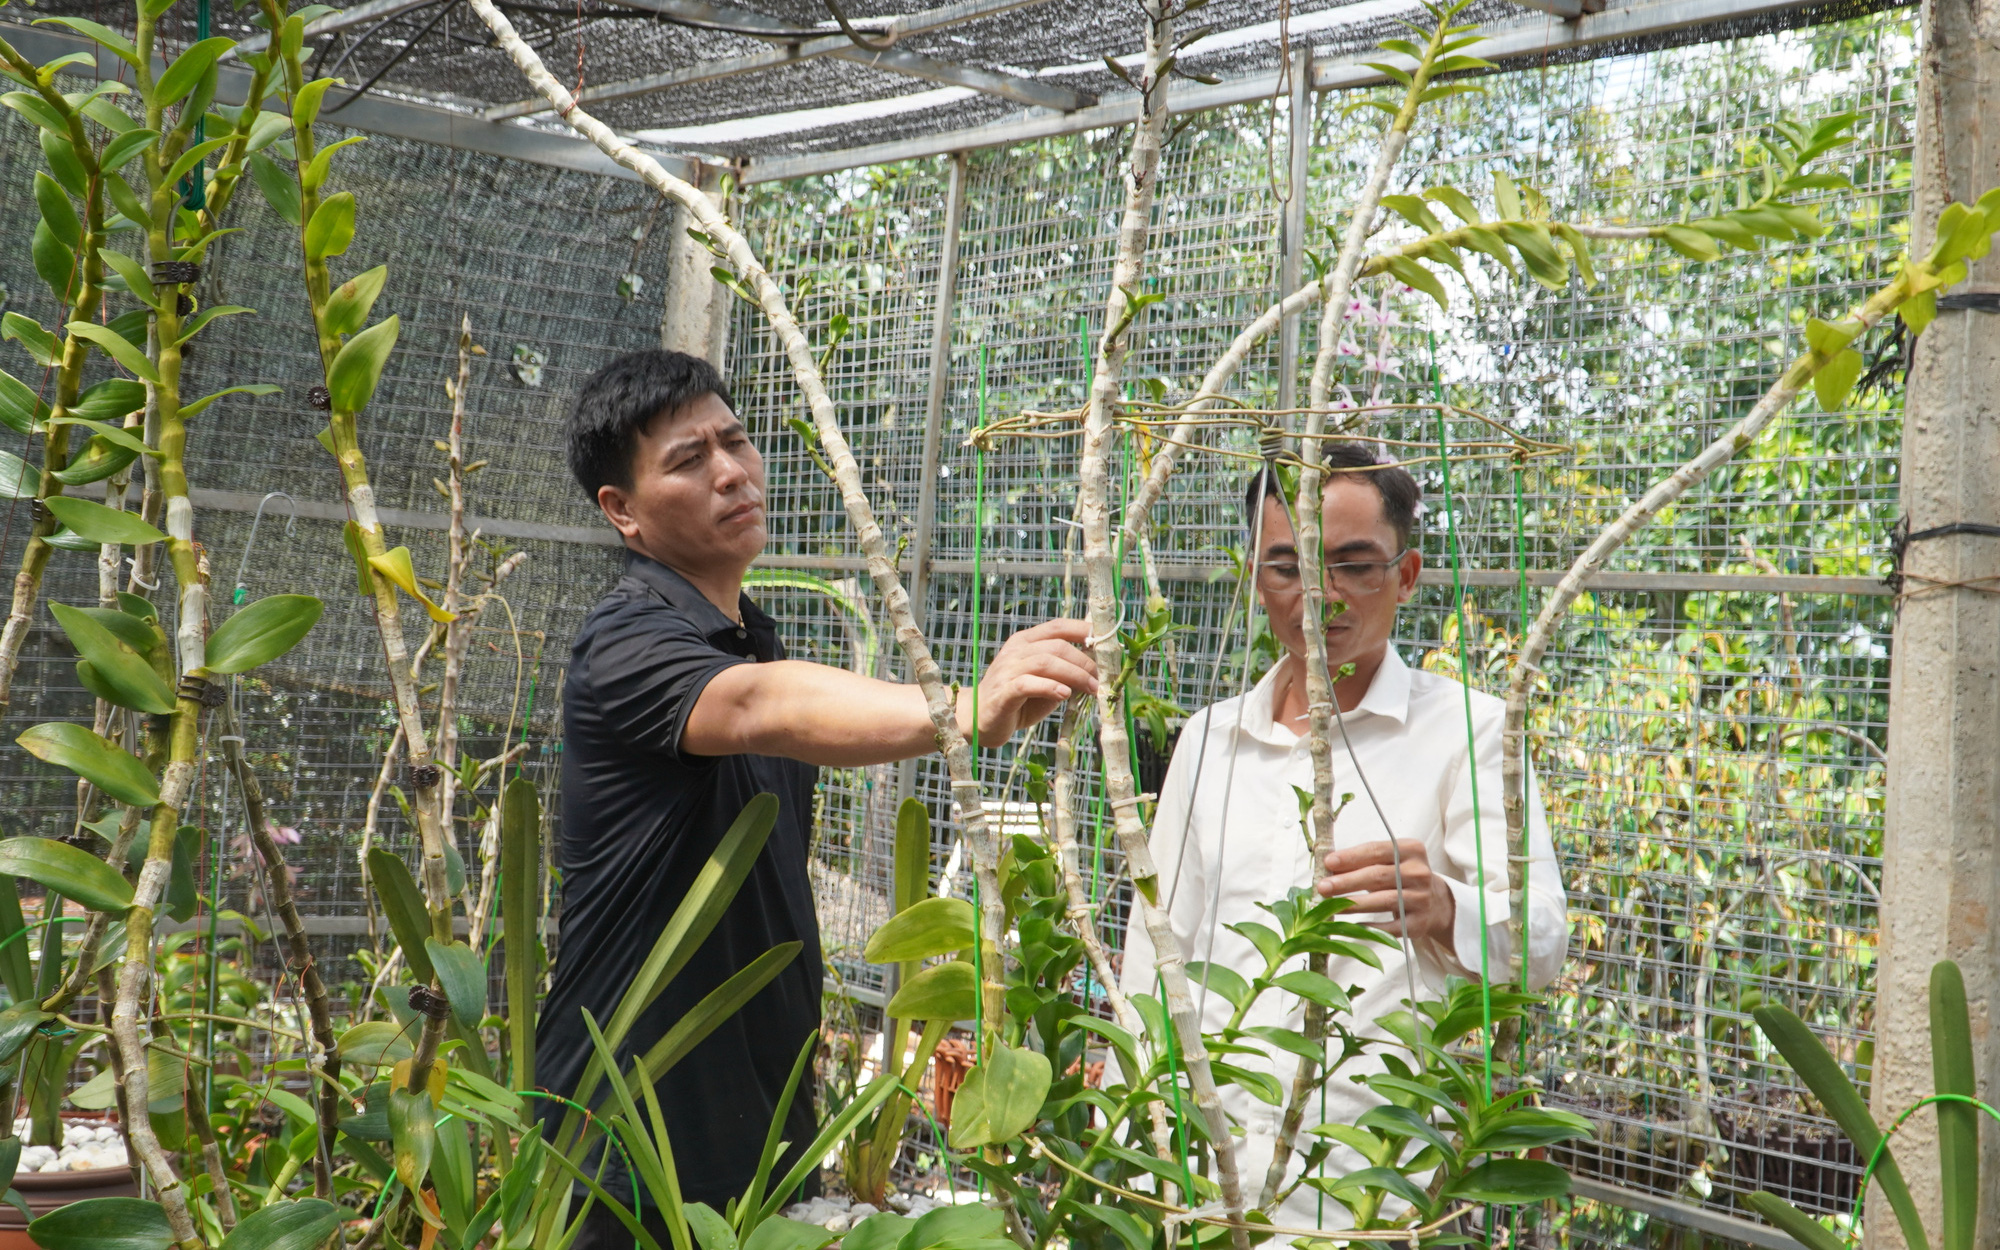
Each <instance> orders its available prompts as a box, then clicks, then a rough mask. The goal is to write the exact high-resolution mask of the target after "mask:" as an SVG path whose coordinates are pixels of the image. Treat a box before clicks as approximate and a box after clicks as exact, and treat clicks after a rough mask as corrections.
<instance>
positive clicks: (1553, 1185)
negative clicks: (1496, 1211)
mask: <svg viewBox="0 0 2000 1250" xmlns="http://www.w3.org/2000/svg"><path fill="white" fill-rule="evenodd" d="M1567 1193H1569V1173H1568V1172H1565V1171H1563V1170H1562V1169H1561V1168H1559V1167H1557V1166H1556V1165H1555V1164H1553V1163H1548V1162H1544V1161H1543V1160H1540V1159H1488V1160H1487V1161H1486V1162H1484V1163H1482V1164H1480V1165H1479V1166H1478V1167H1476V1168H1472V1169H1470V1170H1468V1171H1467V1172H1466V1173H1465V1175H1463V1176H1460V1177H1459V1178H1458V1179H1456V1180H1454V1181H1452V1182H1451V1183H1450V1184H1448V1185H1446V1186H1445V1187H1444V1194H1443V1196H1444V1197H1446V1198H1457V1199H1461V1200H1463V1201H1467V1202H1492V1203H1498V1204H1501V1205H1504V1206H1516V1205H1520V1204H1523V1203H1529V1202H1543V1201H1546V1200H1547V1199H1550V1198H1560V1197H1562V1196H1564V1195H1565V1194H1567Z"/></svg>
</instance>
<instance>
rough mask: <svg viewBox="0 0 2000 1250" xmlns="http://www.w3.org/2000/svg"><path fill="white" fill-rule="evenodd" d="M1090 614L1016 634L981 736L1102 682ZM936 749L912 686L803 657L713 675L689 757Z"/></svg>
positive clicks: (842, 762) (964, 717) (802, 756)
mask: <svg viewBox="0 0 2000 1250" xmlns="http://www.w3.org/2000/svg"><path fill="white" fill-rule="evenodd" d="M1089 631H1090V623H1089V622H1088V621H1074V620H1056V621H1047V622H1044V623H1043V624H1040V625H1037V626H1035V627H1034V628H1032V629H1024V630H1022V631H1020V632H1019V633H1017V634H1015V635H1014V636H1012V637H1011V638H1009V639H1008V640H1007V642H1006V644H1005V645H1003V646H1002V647H1001V648H1000V651H999V653H998V654H997V655H995V656H994V657H993V663H992V664H990V665H989V666H988V667H987V669H986V673H985V676H984V677H983V678H982V679H981V681H980V683H979V736H980V740H981V741H982V742H984V743H985V744H986V745H987V746H998V745H1000V744H1001V743H1003V742H1005V741H1006V740H1007V739H1009V738H1011V737H1013V736H1014V734H1015V732H1016V731H1018V730H1021V729H1025V728H1027V727H1028V726H1030V725H1033V724H1035V723H1036V722H1037V721H1039V720H1041V719H1042V718H1043V717H1045V716H1047V715H1048V714H1049V713H1051V712H1053V711H1055V710H1056V709H1057V708H1058V707H1060V706H1062V703H1063V701H1064V700H1065V699H1067V698H1069V697H1070V696H1071V695H1072V694H1078V693H1090V692H1092V691H1095V690H1096V689H1097V667H1096V665H1095V664H1094V663H1093V662H1092V661H1091V659H1090V657H1089V656H1088V655H1086V654H1085V653H1084V652H1083V650H1082V644H1083V641H1084V639H1085V637H1086V636H1087V635H1088V634H1089ZM958 724H959V729H960V730H961V731H962V732H964V733H965V734H966V735H967V736H968V737H970V736H971V732H972V691H971V690H969V689H968V690H965V691H963V692H961V693H960V695H959V698H958ZM936 749H937V737H936V734H935V731H934V729H933V727H932V725H931V719H930V715H929V713H928V711H927V710H926V709H925V706H924V695H923V691H922V690H920V689H919V688H918V687H916V686H915V685H902V684H898V683H896V682H889V681H877V680H876V679H874V678H872V677H863V676H861V675H859V674H857V673H850V672H848V671H847V670H846V669H840V668H832V667H830V666H828V665H825V664H812V663H808V662H806V661H803V660H779V661H776V662H774V663H770V664H737V665H734V666H732V667H730V668H726V669H724V670H722V671H721V672H720V673H717V674H716V675H715V677H714V678H713V679H711V680H710V681H709V683H708V685H707V686H706V687H704V688H703V690H702V692H701V697H700V698H698V699H696V700H695V705H694V710H693V711H692V712H690V713H688V719H687V726H686V727H685V728H684V729H683V730H682V731H681V750H683V751H685V752H686V753H688V754H690V755H781V756H785V757H787V758H789V759H795V760H803V761H804V762H806V763H808V764H822V765H828V766H831V767H835V768H852V767H856V766H859V765H863V764H887V763H890V762H892V761H895V760H906V759H910V758H912V757H914V756H918V755H925V754H928V753H929V752H931V751H935V750H936Z"/></svg>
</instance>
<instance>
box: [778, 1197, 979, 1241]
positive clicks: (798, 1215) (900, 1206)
mask: <svg viewBox="0 0 2000 1250" xmlns="http://www.w3.org/2000/svg"><path fill="white" fill-rule="evenodd" d="M884 1201H885V1202H887V1203H888V1204H889V1209H890V1210H892V1211H895V1212H897V1213H899V1214H902V1215H908V1216H918V1215H922V1214H924V1213H925V1212H927V1211H930V1210H932V1209H933V1208H935V1207H940V1206H949V1205H950V1203H949V1202H948V1201H947V1202H937V1201H935V1200H933V1199H931V1198H929V1197H927V1196H925V1195H923V1194H890V1195H889V1196H888V1197H887V1198H886V1199H884ZM880 1210H881V1208H879V1207H874V1206H871V1205H869V1204H868V1203H865V1202H856V1201H854V1200H853V1199H852V1198H826V1197H822V1198H814V1199H812V1200H811V1201H810V1202H795V1203H793V1204H792V1205H791V1206H789V1207H786V1208H785V1212H784V1214H785V1218H786V1219H788V1220H798V1221H799V1222H801V1223H804V1224H817V1225H819V1226H820V1227H821V1228H824V1229H826V1230H827V1231H828V1232H830V1233H845V1232H846V1231H847V1230H848V1229H850V1228H853V1227H854V1226H855V1225H856V1224H859V1223H860V1222H861V1221H863V1220H865V1219H867V1218H868V1217H869V1216H871V1215H875V1214H877V1213H879V1211H880Z"/></svg>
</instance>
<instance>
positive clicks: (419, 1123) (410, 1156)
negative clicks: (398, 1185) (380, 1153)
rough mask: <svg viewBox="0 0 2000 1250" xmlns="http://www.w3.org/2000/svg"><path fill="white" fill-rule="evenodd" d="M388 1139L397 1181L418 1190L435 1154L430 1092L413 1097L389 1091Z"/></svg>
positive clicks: (435, 1141) (395, 1090)
mask: <svg viewBox="0 0 2000 1250" xmlns="http://www.w3.org/2000/svg"><path fill="white" fill-rule="evenodd" d="M389 1138H390V1141H391V1143H392V1144H393V1146H394V1148H395V1158H396V1179H397V1180H400V1181H402V1182H403V1184H404V1186H405V1187H406V1188H408V1189H409V1190H411V1191H412V1192H415V1191H416V1190H418V1189H421V1188H422V1187H423V1183H424V1179H425V1178H426V1177H428V1176H429V1175H430V1171H431V1157H432V1156H433V1155H434V1154H435V1153H436V1152H437V1113H436V1111H434V1110H433V1109H432V1107H431V1096H430V1091H428V1090H425V1091H424V1092H422V1093H416V1094H413V1093H411V1092H410V1091H409V1090H407V1089H402V1088H400V1087H397V1088H392V1089H391V1090H390V1091H389Z"/></svg>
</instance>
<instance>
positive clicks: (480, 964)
mask: <svg viewBox="0 0 2000 1250" xmlns="http://www.w3.org/2000/svg"><path fill="white" fill-rule="evenodd" d="M424 950H425V951H426V952H427V953H428V954H429V955H430V957H431V967H432V968H433V969H435V970H436V972H437V979H438V984H439V985H440V986H441V987H442V988H443V989H444V996H445V1000H446V1001H447V1002H448V1003H450V1004H451V1014H452V1016H453V1017H454V1018H455V1019H456V1020H457V1021H458V1022H459V1024H461V1025H463V1026H464V1027H466V1028H468V1029H470V1028H474V1027H476V1026H477V1025H478V1024H479V1022H480V1021H481V1020H483V1019H485V1018H486V961H485V960H483V959H481V958H480V957H479V954H478V952H476V951H474V950H473V949H472V948H471V947H470V946H467V945H466V944H465V943H463V942H450V943H446V942H440V941H438V940H437V939H436V938H425V939H424Z"/></svg>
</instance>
